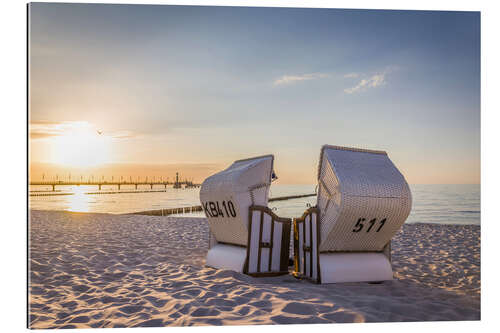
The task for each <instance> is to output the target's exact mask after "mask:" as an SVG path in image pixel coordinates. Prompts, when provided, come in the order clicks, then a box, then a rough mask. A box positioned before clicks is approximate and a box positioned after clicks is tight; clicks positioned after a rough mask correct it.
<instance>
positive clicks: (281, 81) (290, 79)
mask: <svg viewBox="0 0 500 333" xmlns="http://www.w3.org/2000/svg"><path fill="white" fill-rule="evenodd" d="M329 76H330V75H328V74H326V73H309V74H302V75H283V76H282V77H280V78H278V79H276V80H274V85H275V86H279V85H288V84H294V83H297V82H300V81H308V80H316V79H323V78H326V77H329Z"/></svg>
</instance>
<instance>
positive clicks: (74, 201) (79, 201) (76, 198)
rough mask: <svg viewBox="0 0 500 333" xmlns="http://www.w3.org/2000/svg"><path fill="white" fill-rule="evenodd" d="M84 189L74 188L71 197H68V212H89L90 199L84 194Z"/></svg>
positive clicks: (80, 187)
mask: <svg viewBox="0 0 500 333" xmlns="http://www.w3.org/2000/svg"><path fill="white" fill-rule="evenodd" d="M85 190H86V189H85V187H82V186H75V187H73V188H72V191H73V192H74V193H75V194H73V195H68V199H69V201H68V205H69V207H68V210H69V211H72V212H89V211H90V210H89V200H90V197H89V196H88V195H87V194H85Z"/></svg>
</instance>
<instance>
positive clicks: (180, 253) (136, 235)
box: [28, 210, 481, 328]
mask: <svg viewBox="0 0 500 333" xmlns="http://www.w3.org/2000/svg"><path fill="white" fill-rule="evenodd" d="M29 213H30V218H31V220H30V229H29V231H30V234H29V237H30V244H29V245H30V248H29V250H30V255H31V256H30V258H29V266H30V270H31V271H30V281H29V293H28V297H29V300H30V306H29V315H30V327H31V328H56V327H57V328H63V327H68V328H69V327H76V328H86V327H133V326H185V325H253V324H292V323H333V322H398V321H428V320H432V321H436V320H479V319H480V299H481V289H480V285H481V283H480V226H478V225H445V224H430V223H412V224H405V225H404V226H403V228H402V229H401V230H400V231H399V232H398V234H397V235H396V236H395V237H394V239H393V244H392V249H393V250H392V258H393V270H394V279H393V280H392V281H387V282H384V283H381V284H369V283H343V284H334V285H315V284H312V283H309V282H307V281H303V280H297V279H295V278H293V277H292V276H291V275H285V276H281V277H274V278H252V277H249V276H246V275H243V274H239V273H235V272H231V271H223V270H216V269H212V268H209V267H205V266H204V262H205V255H206V251H207V247H208V226H207V223H206V220H205V219H204V218H190V217H189V218H186V217H180V218H178V217H160V216H144V215H133V214H124V215H113V214H97V213H69V212H62V211H41V210H30V212H29Z"/></svg>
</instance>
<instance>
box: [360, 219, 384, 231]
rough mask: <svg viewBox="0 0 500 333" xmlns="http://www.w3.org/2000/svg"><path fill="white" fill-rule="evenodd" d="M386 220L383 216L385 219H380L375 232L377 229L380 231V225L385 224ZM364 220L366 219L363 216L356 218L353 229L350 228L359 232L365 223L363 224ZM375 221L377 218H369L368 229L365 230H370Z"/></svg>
mask: <svg viewBox="0 0 500 333" xmlns="http://www.w3.org/2000/svg"><path fill="white" fill-rule="evenodd" d="M386 220H387V219H386V218H385V219H382V220H381V221H380V222H379V224H380V225H379V227H378V228H377V231H376V232H379V231H380V229H382V227H383V226H384V224H385V221H386ZM365 221H366V219H365V218H359V219H358V222H356V224H355V225H354V229H352V232H360V231H361V230H362V229H363V227H364V226H365V225H364V224H363V222H365ZM376 222H377V219H371V220H370V221H369V222H368V224H369V227H368V229H367V230H366V232H370V230H372V228H373V226H374V225H375V223H376Z"/></svg>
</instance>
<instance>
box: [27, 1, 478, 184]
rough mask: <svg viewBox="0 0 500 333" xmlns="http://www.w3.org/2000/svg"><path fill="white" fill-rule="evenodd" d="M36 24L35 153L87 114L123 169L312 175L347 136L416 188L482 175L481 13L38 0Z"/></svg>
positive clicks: (308, 178) (35, 156)
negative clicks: (251, 168)
mask: <svg viewBox="0 0 500 333" xmlns="http://www.w3.org/2000/svg"><path fill="white" fill-rule="evenodd" d="M30 33H31V36H30V43H31V44H30V47H31V53H30V61H31V66H30V71H31V72H30V74H31V82H30V83H31V115H30V116H31V123H32V124H33V125H36V126H37V127H36V128H37V130H38V131H39V133H38V134H40V135H39V137H38V138H37V139H35V137H34V136H33V138H34V139H33V140H32V146H31V147H32V149H31V158H32V161H34V162H50V161H48V160H45V159H44V156H46V155H47V154H46V152H47V150H49V149H50V144H51V141H50V139H51V138H50V135H46V136H44V135H43V131H46V132H50V130H51V129H53V126H55V125H54V124H57V123H61V122H67V123H71V122H76V121H80V122H81V121H84V122H88V123H89V124H93V125H94V126H96V127H97V128H100V129H103V130H104V131H105V133H107V134H108V133H109V135H110V136H112V137H113V138H114V141H113V142H114V143H113V147H114V148H113V152H114V160H113V162H116V163H146V164H147V163H151V164H162V163H215V164H220V165H221V166H225V165H227V164H229V163H230V162H231V161H232V160H235V159H237V158H242V157H249V156H252V155H260V154H266V153H274V154H275V155H276V167H277V169H278V170H277V171H278V174H280V173H281V174H282V175H283V178H284V179H283V181H284V182H287V183H313V182H314V178H315V172H316V164H317V159H318V155H319V149H320V146H321V145H322V144H337V145H346V146H357V147H366V148H374V149H383V150H387V151H388V153H389V156H390V157H391V159H392V160H393V161H394V162H395V164H396V165H397V166H398V167H399V168H400V169H401V170H402V171H403V173H404V174H405V176H406V177H407V179H408V180H409V182H411V183H479V179H480V166H479V164H480V14H479V13H478V12H431V11H387V10H338V9H292V8H245V7H196V6H158V5H157V6H145V5H99V4H92V5H91V4H42V3H35V4H32V7H31V30H30ZM44 124H45V125H44ZM51 126H52V128H51ZM51 133H52V132H51ZM120 133H122V134H123V133H126V135H122V134H120ZM159 152H160V153H159ZM280 171H281V172H280Z"/></svg>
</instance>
